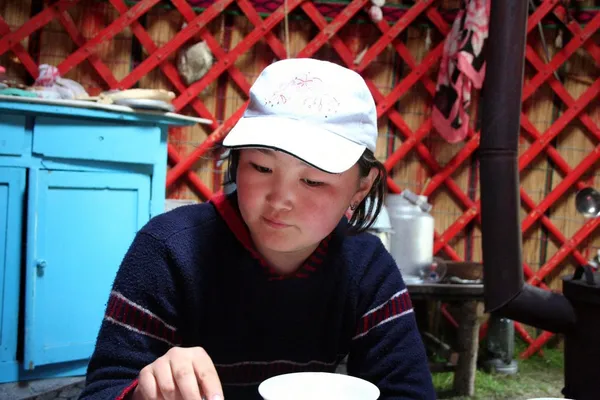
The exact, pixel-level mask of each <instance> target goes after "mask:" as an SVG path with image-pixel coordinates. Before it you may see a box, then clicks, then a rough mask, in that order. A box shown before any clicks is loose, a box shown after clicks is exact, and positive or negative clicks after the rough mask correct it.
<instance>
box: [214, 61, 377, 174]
mask: <svg viewBox="0 0 600 400" xmlns="http://www.w3.org/2000/svg"><path fill="white" fill-rule="evenodd" d="M376 143H377V111H376V109H375V101H374V100H373V96H372V95H371V92H370V91H369V88H368V87H367V84H366V83H365V81H364V79H363V78H362V77H361V76H360V75H359V74H358V73H356V72H354V71H352V70H350V69H348V68H344V67H342V66H340V65H337V64H334V63H331V62H328V61H320V60H315V59H311V58H292V59H285V60H281V61H277V62H274V63H273V64H271V65H269V66H268V67H266V68H265V69H264V70H263V71H262V72H261V74H260V75H259V76H258V78H257V79H256V81H255V82H254V84H253V85H252V87H251V88H250V102H249V104H248V107H247V108H246V110H245V112H244V115H243V116H242V118H241V119H240V120H239V121H238V123H237V124H236V125H235V126H234V127H233V129H232V130H231V131H230V132H229V134H228V135H227V136H226V137H225V140H224V141H223V145H224V146H225V147H230V148H247V147H267V148H272V149H276V150H281V151H284V152H286V153H289V154H291V155H293V156H295V157H297V158H299V159H301V160H302V161H304V162H306V163H307V164H310V165H313V166H314V167H316V168H319V169H321V170H323V171H326V172H330V173H340V172H344V171H346V170H348V169H349V168H350V167H352V166H353V165H354V164H355V163H356V162H357V161H358V160H359V158H360V157H361V155H362V154H363V152H364V151H365V149H369V150H371V151H372V152H373V153H375V145H376Z"/></svg>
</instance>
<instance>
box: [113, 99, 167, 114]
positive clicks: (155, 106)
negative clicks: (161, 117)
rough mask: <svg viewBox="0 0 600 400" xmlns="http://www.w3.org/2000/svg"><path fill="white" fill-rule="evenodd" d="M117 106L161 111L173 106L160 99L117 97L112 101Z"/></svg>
mask: <svg viewBox="0 0 600 400" xmlns="http://www.w3.org/2000/svg"><path fill="white" fill-rule="evenodd" d="M114 103H115V104H117V105H119V106H129V107H131V108H142V109H146V110H162V111H171V112H172V111H174V110H175V108H174V107H173V105H172V104H169V103H167V102H165V101H162V100H154V99H117V100H115V101H114Z"/></svg>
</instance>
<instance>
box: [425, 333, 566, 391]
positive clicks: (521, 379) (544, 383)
mask: <svg viewBox="0 0 600 400" xmlns="http://www.w3.org/2000/svg"><path fill="white" fill-rule="evenodd" d="M516 347H517V348H516V349H515V350H516V351H515V354H516V355H518V354H519V353H520V352H521V351H523V350H524V347H523V345H520V344H519V345H517V346H516ZM517 361H518V363H519V372H518V373H517V374H515V375H500V374H487V373H485V372H483V371H481V370H478V371H477V375H476V377H475V396H473V397H469V398H466V397H460V396H454V397H452V395H451V390H452V381H453V376H454V374H453V373H451V372H449V373H435V374H433V383H434V385H435V388H436V390H437V392H438V396H439V397H438V398H439V399H448V400H450V399H451V400H464V399H470V400H484V399H485V400H488V399H490V400H492V399H511V400H512V399H514V400H521V399H528V398H534V397H563V396H562V394H561V393H560V391H561V390H562V388H563V386H564V376H563V353H562V350H560V349H555V348H544V357H540V356H539V355H534V356H532V357H530V358H529V359H527V360H521V359H517Z"/></svg>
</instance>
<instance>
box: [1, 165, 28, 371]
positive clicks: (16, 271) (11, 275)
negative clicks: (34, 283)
mask: <svg viewBox="0 0 600 400" xmlns="http://www.w3.org/2000/svg"><path fill="white" fill-rule="evenodd" d="M24 195H25V169H24V168H0V362H4V361H15V360H16V354H17V329H18V324H19V317H18V316H19V281H20V271H21V268H20V267H21V238H22V235H23V229H22V224H23V223H22V221H23V219H22V215H23V201H24Z"/></svg>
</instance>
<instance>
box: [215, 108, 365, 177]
mask: <svg viewBox="0 0 600 400" xmlns="http://www.w3.org/2000/svg"><path fill="white" fill-rule="evenodd" d="M223 146H225V147H230V148H241V147H267V148H272V149H277V150H282V151H284V152H286V153H289V154H291V155H293V156H295V157H297V158H299V159H301V160H302V161H304V162H306V163H307V164H310V165H312V166H314V167H316V168H318V169H321V170H323V171H325V172H330V173H333V174H337V173H341V172H344V171H347V170H348V169H350V168H351V167H352V166H353V165H354V164H355V163H356V162H357V161H358V159H359V158H360V156H361V155H362V154H363V152H364V151H365V149H366V146H363V145H360V144H358V143H354V142H352V141H350V140H348V139H346V138H344V137H341V136H339V135H337V134H335V133H333V132H331V131H328V130H325V129H322V128H320V127H318V126H315V125H311V124H308V123H305V122H303V121H300V120H294V119H289V118H278V117H273V116H269V117H252V118H242V119H240V120H239V121H238V123H237V124H236V125H235V126H234V127H233V129H232V130H231V131H230V132H229V133H228V134H227V136H226V137H225V139H224V140H223Z"/></svg>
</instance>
